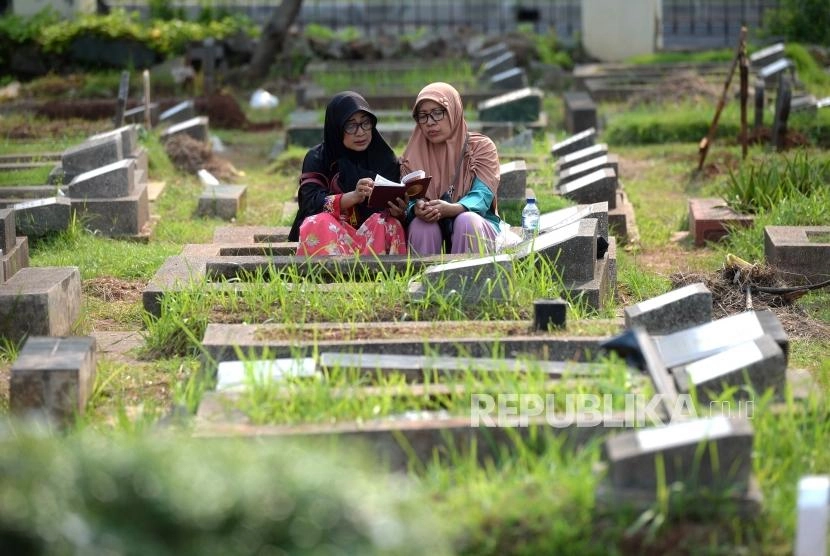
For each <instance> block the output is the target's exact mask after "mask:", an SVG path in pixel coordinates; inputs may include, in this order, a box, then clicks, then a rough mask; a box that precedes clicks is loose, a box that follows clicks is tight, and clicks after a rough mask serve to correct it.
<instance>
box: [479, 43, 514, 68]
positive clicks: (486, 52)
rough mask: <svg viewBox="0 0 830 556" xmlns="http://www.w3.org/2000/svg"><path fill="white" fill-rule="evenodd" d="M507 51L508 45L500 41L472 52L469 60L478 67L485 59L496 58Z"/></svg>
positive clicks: (508, 50) (508, 49)
mask: <svg viewBox="0 0 830 556" xmlns="http://www.w3.org/2000/svg"><path fill="white" fill-rule="evenodd" d="M508 52H510V47H508V46H507V44H505V43H503V42H500V43H496V44H494V45H492V46H488V47H486V48H482V49H481V50H478V51H476V52H474V53H473V54H472V56H471V60H470V61H471V62H472V65H473V66H474V67H475V68H480V67H481V65H482V64H484V63H485V62H486V61H487V60H492V59H495V58H498V57H499V56H502V55H504V54H507V53H508Z"/></svg>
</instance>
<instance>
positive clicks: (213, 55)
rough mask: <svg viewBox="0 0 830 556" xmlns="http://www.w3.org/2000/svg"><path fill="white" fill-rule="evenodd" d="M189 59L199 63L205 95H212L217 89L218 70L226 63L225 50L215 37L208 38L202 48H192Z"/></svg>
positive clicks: (189, 51)
mask: <svg viewBox="0 0 830 556" xmlns="http://www.w3.org/2000/svg"><path fill="white" fill-rule="evenodd" d="M187 57H188V58H189V59H190V60H191V61H195V60H198V61H199V63H200V65H201V69H202V83H203V88H204V94H205V95H212V94H213V91H214V90H215V88H216V70H217V69H218V66H219V65H220V64H221V63H223V62H224V61H225V48H224V47H223V46H222V44H221V43H217V42H216V39H214V38H213V37H208V38H206V39H204V40H203V41H202V45H201V46H197V47H195V48H190V49H189V50H188V52H187Z"/></svg>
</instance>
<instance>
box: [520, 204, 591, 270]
mask: <svg viewBox="0 0 830 556" xmlns="http://www.w3.org/2000/svg"><path fill="white" fill-rule="evenodd" d="M531 254H535V256H537V257H539V259H538V260H539V262H540V264H541V263H542V261H543V260H546V261H548V262H549V263H550V264H551V265H553V266H554V267H555V268H556V269H557V271H558V272H559V273H560V278H561V279H562V280H563V281H564V282H569V281H584V280H592V279H593V278H594V271H595V261H596V258H597V221H596V220H595V219H593V218H585V219H582V220H579V221H577V222H574V223H572V224H568V225H566V226H562V227H561V228H556V229H554V230H551V231H547V232H541V233H540V234H539V235H538V236H536V237H535V238H534V239H532V240H526V241H523V242H522V243H520V244H519V246H518V248H517V250H516V256H517V257H519V258H524V257H528V256H530V255H531Z"/></svg>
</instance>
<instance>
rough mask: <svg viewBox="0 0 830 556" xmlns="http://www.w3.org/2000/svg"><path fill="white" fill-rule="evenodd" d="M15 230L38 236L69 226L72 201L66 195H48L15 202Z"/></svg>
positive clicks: (30, 235)
mask: <svg viewBox="0 0 830 556" xmlns="http://www.w3.org/2000/svg"><path fill="white" fill-rule="evenodd" d="M14 210H15V214H16V220H17V231H18V232H19V233H20V235H23V236H28V237H40V236H44V235H46V234H49V233H52V232H60V231H62V230H66V229H68V228H69V223H70V222H71V221H72V202H71V201H70V200H69V199H67V198H66V197H49V198H46V199H35V200H34V201H25V202H22V203H15V204H14Z"/></svg>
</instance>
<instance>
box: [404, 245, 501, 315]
mask: <svg viewBox="0 0 830 556" xmlns="http://www.w3.org/2000/svg"><path fill="white" fill-rule="evenodd" d="M512 281H513V259H512V258H511V257H510V256H509V255H494V256H489V257H478V258H475V259H464V260H460V261H453V262H449V263H444V264H437V265H432V266H429V267H427V269H426V270H425V271H424V273H423V275H422V277H421V282H420V284H417V283H415V284H413V286H412V289H411V291H412V293H413V297H414V298H416V299H417V298H423V297H424V296H426V297H429V296H432V295H434V294H435V293H437V294H438V295H440V296H441V297H443V298H446V297H447V296H450V295H458V296H460V298H461V300H462V302H463V303H465V304H476V303H481V302H482V301H484V300H496V301H507V300H509V299H510V292H511V284H512ZM453 292H455V293H454V294H453Z"/></svg>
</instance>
